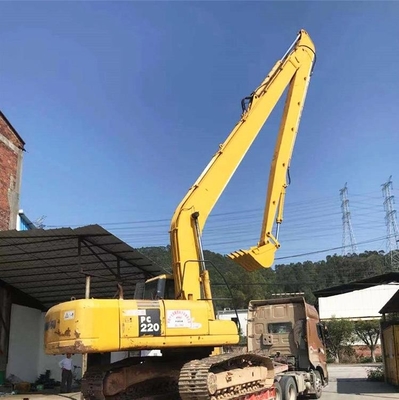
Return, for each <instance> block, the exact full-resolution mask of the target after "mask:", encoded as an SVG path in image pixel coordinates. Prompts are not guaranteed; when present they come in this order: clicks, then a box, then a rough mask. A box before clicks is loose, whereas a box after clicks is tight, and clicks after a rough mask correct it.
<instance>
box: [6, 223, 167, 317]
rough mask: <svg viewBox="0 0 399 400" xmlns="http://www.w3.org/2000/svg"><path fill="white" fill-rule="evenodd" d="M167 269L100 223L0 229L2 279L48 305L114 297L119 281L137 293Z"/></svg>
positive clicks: (130, 293) (127, 293) (130, 292)
mask: <svg viewBox="0 0 399 400" xmlns="http://www.w3.org/2000/svg"><path fill="white" fill-rule="evenodd" d="M163 272H164V271H163V270H162V268H160V267H159V266H158V265H156V264H155V263H154V262H153V261H152V260H150V259H149V258H147V257H145V256H144V255H143V254H141V253H140V252H139V251H137V250H135V249H133V248H132V247H131V246H129V245H128V244H126V243H125V242H123V241H121V240H120V239H118V238H117V237H116V236H114V235H113V234H111V233H110V232H108V231H107V230H105V229H104V228H102V227H101V226H99V225H89V226H84V227H81V228H76V229H71V228H60V229H49V230H43V229H34V230H29V231H16V230H12V231H2V232H0V279H1V280H2V281H4V282H6V283H7V284H9V285H11V286H13V287H14V288H16V289H19V290H21V291H22V292H24V293H26V294H27V295H29V296H32V297H33V298H35V299H37V300H38V301H39V302H40V303H41V304H42V305H43V308H46V309H47V308H49V307H51V306H53V305H54V304H57V303H60V302H62V301H68V300H70V299H71V297H75V298H84V295H85V276H86V275H91V276H92V278H91V289H90V296H91V297H95V298H112V297H114V296H115V295H116V292H117V282H120V283H122V286H123V291H124V297H125V298H133V293H134V287H135V285H136V283H137V282H142V281H144V280H145V279H147V278H150V277H154V276H156V275H158V274H160V273H163Z"/></svg>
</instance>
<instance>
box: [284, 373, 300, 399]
mask: <svg viewBox="0 0 399 400" xmlns="http://www.w3.org/2000/svg"><path fill="white" fill-rule="evenodd" d="M280 385H281V390H282V393H283V400H297V397H298V390H297V388H296V383H295V380H294V378H293V377H292V376H283V377H282V378H281V379H280Z"/></svg>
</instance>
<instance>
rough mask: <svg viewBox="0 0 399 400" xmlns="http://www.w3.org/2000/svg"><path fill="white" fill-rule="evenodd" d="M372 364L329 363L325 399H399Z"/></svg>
mask: <svg viewBox="0 0 399 400" xmlns="http://www.w3.org/2000/svg"><path fill="white" fill-rule="evenodd" d="M369 368H372V365H367V364H360V365H359V364H356V365H331V364H330V365H329V368H328V370H329V375H330V383H329V384H328V386H327V387H326V388H325V389H324V393H323V396H322V399H323V400H379V399H380V400H386V399H398V400H399V391H397V390H395V388H394V387H393V386H391V385H387V384H385V383H380V382H367V381H366V378H367V370H368V369H369ZM24 398H25V399H26V398H28V399H29V400H80V394H79V393H70V394H65V395H40V394H25V395H22V394H20V395H14V396H0V400H23V399H24Z"/></svg>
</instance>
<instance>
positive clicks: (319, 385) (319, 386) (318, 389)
mask: <svg viewBox="0 0 399 400" xmlns="http://www.w3.org/2000/svg"><path fill="white" fill-rule="evenodd" d="M314 373H315V375H316V387H315V391H316V393H312V394H311V395H310V396H309V397H310V398H311V399H320V397H321V395H322V393H323V380H322V379H321V374H320V372H319V371H314Z"/></svg>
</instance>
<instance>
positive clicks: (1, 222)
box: [0, 115, 23, 231]
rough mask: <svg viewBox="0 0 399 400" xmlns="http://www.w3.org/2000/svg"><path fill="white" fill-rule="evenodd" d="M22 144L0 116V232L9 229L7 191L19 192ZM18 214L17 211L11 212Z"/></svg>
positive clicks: (9, 211)
mask: <svg viewBox="0 0 399 400" xmlns="http://www.w3.org/2000/svg"><path fill="white" fill-rule="evenodd" d="M22 147H23V143H22V142H21V141H20V139H19V138H18V137H17V135H15V133H14V132H13V131H12V129H11V128H10V127H9V125H8V124H7V122H6V121H5V120H4V119H3V118H2V116H1V115H0V230H1V231H3V230H8V229H10V228H13V229H15V227H10V217H11V209H10V201H9V191H10V190H11V191H12V192H14V191H15V190H16V191H18V190H19V182H18V179H19V176H18V163H19V159H20V157H19V154H20V153H21V148H22ZM13 212H18V210H13Z"/></svg>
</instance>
